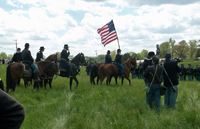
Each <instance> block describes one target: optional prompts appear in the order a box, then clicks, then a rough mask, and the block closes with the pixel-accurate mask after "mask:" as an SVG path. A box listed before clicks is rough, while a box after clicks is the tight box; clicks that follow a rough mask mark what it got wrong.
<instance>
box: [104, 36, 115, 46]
mask: <svg viewBox="0 0 200 129" xmlns="http://www.w3.org/2000/svg"><path fill="white" fill-rule="evenodd" d="M116 39H117V38H115V39H113V40H110V41H108V42H107V43H105V44H104V47H105V46H106V45H107V44H109V43H110V42H112V41H114V40H116Z"/></svg>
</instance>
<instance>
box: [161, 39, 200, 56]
mask: <svg viewBox="0 0 200 129" xmlns="http://www.w3.org/2000/svg"><path fill="white" fill-rule="evenodd" d="M199 43H200V40H199V41H197V40H189V41H188V42H186V41H185V40H182V41H180V42H179V43H176V41H175V40H172V38H170V39H169V41H166V42H163V43H161V44H160V57H161V58H164V56H165V53H171V54H172V57H173V58H175V57H178V58H197V57H200V44H199Z"/></svg>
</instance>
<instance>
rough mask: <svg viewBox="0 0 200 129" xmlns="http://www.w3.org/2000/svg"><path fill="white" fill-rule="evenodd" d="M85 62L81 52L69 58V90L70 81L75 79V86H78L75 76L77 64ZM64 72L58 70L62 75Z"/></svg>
mask: <svg viewBox="0 0 200 129" xmlns="http://www.w3.org/2000/svg"><path fill="white" fill-rule="evenodd" d="M83 63H85V57H84V54H83V53H79V54H78V55H76V56H75V57H74V58H73V59H72V60H71V64H70V65H71V68H70V75H71V77H70V90H71V89H72V81H73V80H75V82H76V88H77V87H78V84H79V82H78V79H77V78H76V75H77V74H79V71H80V68H79V66H80V65H81V64H83ZM66 75H67V74H66V72H63V71H60V75H59V76H62V77H66Z"/></svg>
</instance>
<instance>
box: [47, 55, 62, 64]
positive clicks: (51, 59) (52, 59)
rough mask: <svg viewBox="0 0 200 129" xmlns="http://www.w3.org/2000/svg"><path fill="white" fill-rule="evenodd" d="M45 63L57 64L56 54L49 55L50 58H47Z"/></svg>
mask: <svg viewBox="0 0 200 129" xmlns="http://www.w3.org/2000/svg"><path fill="white" fill-rule="evenodd" d="M45 61H55V63H57V62H59V60H58V53H56V54H51V55H50V56H48V57H47V58H46V59H45Z"/></svg>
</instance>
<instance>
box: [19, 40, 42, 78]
mask: <svg viewBox="0 0 200 129" xmlns="http://www.w3.org/2000/svg"><path fill="white" fill-rule="evenodd" d="M29 46H30V45H29V43H26V44H25V48H24V50H23V51H22V63H25V64H28V65H29V66H30V67H31V68H32V69H33V74H34V78H33V80H34V82H38V81H40V79H39V78H38V76H37V74H38V72H39V71H38V67H37V66H36V65H35V63H34V60H33V57H32V56H31V52H30V51H29Z"/></svg>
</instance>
